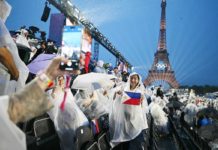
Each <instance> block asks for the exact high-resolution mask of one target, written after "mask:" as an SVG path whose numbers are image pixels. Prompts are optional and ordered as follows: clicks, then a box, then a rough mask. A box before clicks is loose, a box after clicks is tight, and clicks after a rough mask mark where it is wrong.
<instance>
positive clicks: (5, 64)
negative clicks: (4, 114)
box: [0, 0, 29, 95]
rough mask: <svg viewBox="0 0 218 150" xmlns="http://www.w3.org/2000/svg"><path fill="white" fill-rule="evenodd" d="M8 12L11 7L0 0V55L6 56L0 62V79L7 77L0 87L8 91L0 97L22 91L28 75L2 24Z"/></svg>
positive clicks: (13, 43)
mask: <svg viewBox="0 0 218 150" xmlns="http://www.w3.org/2000/svg"><path fill="white" fill-rule="evenodd" d="M10 10H11V6H10V5H9V4H8V3H7V2H6V1H5V0H0V48H1V53H4V54H7V55H4V57H5V56H7V57H6V58H4V59H2V60H1V62H0V70H1V73H0V77H1V78H2V77H3V78H4V77H5V76H7V78H5V79H6V82H5V83H3V85H2V82H1V83H0V86H1V87H8V89H6V88H4V91H1V93H0V95H3V94H9V93H13V92H15V91H16V90H18V89H22V87H23V86H24V85H25V82H26V79H27V77H28V73H29V70H28V68H27V66H26V65H25V64H24V62H23V61H22V60H21V59H20V57H19V55H18V50H17V46H16V44H15V42H14V41H13V39H12V37H11V35H10V33H9V31H8V29H7V28H6V26H5V24H4V22H5V21H6V19H7V17H8V16H9V14H10ZM2 56H3V55H2ZM12 70H13V71H12ZM2 72H3V73H2ZM8 76H11V79H12V80H13V79H14V80H16V81H17V82H14V81H10V79H9V78H8Z"/></svg>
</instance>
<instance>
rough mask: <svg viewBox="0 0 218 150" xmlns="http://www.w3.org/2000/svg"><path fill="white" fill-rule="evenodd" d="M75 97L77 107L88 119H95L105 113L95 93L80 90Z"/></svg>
mask: <svg viewBox="0 0 218 150" xmlns="http://www.w3.org/2000/svg"><path fill="white" fill-rule="evenodd" d="M75 97H76V103H77V105H78V106H79V108H80V109H81V110H82V111H83V113H84V114H85V115H86V116H87V117H88V118H89V119H91V120H93V119H97V118H99V117H100V116H102V115H104V114H106V113H107V109H106V108H105V106H104V105H103V104H102V102H101V101H100V99H99V97H98V94H97V92H96V91H84V90H83V91H82V90H80V91H79V92H78V93H77V94H76V96H75Z"/></svg>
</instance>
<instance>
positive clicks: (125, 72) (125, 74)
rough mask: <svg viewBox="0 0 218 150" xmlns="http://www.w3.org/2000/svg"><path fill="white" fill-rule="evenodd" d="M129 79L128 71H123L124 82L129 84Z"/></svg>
mask: <svg viewBox="0 0 218 150" xmlns="http://www.w3.org/2000/svg"><path fill="white" fill-rule="evenodd" d="M128 77H129V73H128V72H127V71H123V72H122V81H123V82H127V80H128Z"/></svg>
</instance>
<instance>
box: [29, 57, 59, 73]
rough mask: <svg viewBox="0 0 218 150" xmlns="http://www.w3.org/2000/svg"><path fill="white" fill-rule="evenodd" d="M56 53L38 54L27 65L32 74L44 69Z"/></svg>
mask: <svg viewBox="0 0 218 150" xmlns="http://www.w3.org/2000/svg"><path fill="white" fill-rule="evenodd" d="M54 57H56V54H40V55H39V56H37V57H36V58H35V59H34V60H33V61H32V62H31V63H30V64H29V65H28V66H27V67H28V68H29V71H30V72H31V73H33V74H37V73H38V72H39V71H40V70H44V69H45V68H46V67H47V66H48V65H49V63H50V62H51V60H52V59H53V58H54Z"/></svg>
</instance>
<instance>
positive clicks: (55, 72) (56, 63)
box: [45, 57, 79, 80]
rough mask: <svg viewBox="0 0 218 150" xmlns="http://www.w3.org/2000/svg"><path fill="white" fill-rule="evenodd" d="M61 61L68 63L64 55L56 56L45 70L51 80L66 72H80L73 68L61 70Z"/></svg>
mask: <svg viewBox="0 0 218 150" xmlns="http://www.w3.org/2000/svg"><path fill="white" fill-rule="evenodd" d="M61 62H64V63H67V62H68V59H66V58H64V57H56V58H54V59H53V60H52V62H51V63H50V65H49V66H48V67H47V69H46V70H45V74H46V75H47V76H48V77H49V78H50V79H51V80H54V79H55V78H56V77H58V76H61V75H64V74H79V70H73V71H65V70H60V68H59V67H60V63H61Z"/></svg>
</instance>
